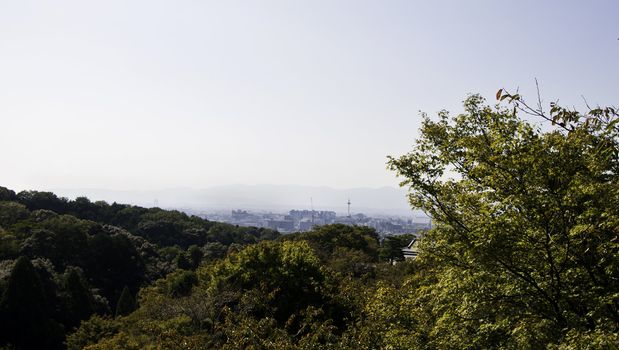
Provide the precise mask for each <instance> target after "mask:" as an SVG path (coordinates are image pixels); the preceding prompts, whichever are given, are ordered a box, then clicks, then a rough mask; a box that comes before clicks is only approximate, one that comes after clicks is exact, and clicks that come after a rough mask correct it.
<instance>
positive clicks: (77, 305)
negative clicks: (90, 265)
mask: <svg viewBox="0 0 619 350" xmlns="http://www.w3.org/2000/svg"><path fill="white" fill-rule="evenodd" d="M65 290H66V292H67V308H68V311H69V313H70V315H71V323H73V325H78V324H79V322H80V321H82V320H86V319H88V318H89V317H90V316H91V315H92V314H93V312H94V307H93V299H94V298H93V295H92V293H91V291H90V289H89V288H88V286H87V285H86V283H85V281H84V280H83V279H82V278H81V277H80V275H79V274H78V273H77V271H76V270H74V269H72V270H70V271H69V273H68V274H67V277H66V280H65Z"/></svg>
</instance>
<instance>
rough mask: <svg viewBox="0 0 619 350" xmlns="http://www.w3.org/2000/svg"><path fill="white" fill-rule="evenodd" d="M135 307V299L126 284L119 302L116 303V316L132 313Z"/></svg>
mask: <svg viewBox="0 0 619 350" xmlns="http://www.w3.org/2000/svg"><path fill="white" fill-rule="evenodd" d="M135 308H136V305H135V299H134V298H133V295H131V291H130V290H129V287H127V286H125V288H123V291H122V293H121V294H120V298H119V299H118V303H117V304H116V317H120V316H126V315H128V314H130V313H132V312H133V311H134V310H135Z"/></svg>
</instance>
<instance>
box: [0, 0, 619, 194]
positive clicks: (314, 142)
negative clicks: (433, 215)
mask: <svg viewBox="0 0 619 350" xmlns="http://www.w3.org/2000/svg"><path fill="white" fill-rule="evenodd" d="M618 14H619V2H618V1H616V0H608V1H540V0H536V1H497V0H488V1H461V0H454V1H412V0H410V1H387V0H381V1H378V0H377V1H359V0H353V1H335V0H328V1H316V0H311V1H293V0H288V1H230V0H225V1H224V0H221V1H152V0H149V1H126V0H123V1H96V2H95V1H84V0H79V1H38V2H35V1H24V0H15V1H4V0H0V161H1V163H0V164H2V165H1V166H0V186H8V187H10V188H13V189H18V190H19V189H46V188H63V187H64V188H109V189H159V188H169V187H180V186H183V187H195V188H203V187H209V186H214V185H224V184H235V183H240V184H265V183H266V184H303V185H314V186H332V187H360V186H369V187H377V186H395V185H396V184H397V180H396V179H395V177H394V175H393V174H392V173H390V172H388V171H387V170H386V169H385V161H386V156H387V155H389V154H391V155H399V154H402V153H404V152H406V151H407V150H409V149H410V147H411V145H412V143H413V140H414V138H415V136H416V135H417V129H418V127H419V121H420V120H419V116H418V111H419V110H424V111H427V112H429V113H431V114H432V113H434V112H436V111H437V110H439V109H441V108H446V109H449V110H452V111H454V112H457V111H459V110H460V105H461V101H462V100H463V99H464V98H465V97H466V95H467V94H468V93H471V92H479V93H482V94H483V95H484V96H486V97H488V98H491V97H492V96H493V94H494V92H496V90H498V89H499V88H501V87H507V88H511V89H515V88H516V87H520V88H521V91H523V92H525V96H527V94H528V96H531V92H532V90H533V89H534V80H533V79H534V78H535V77H537V78H538V79H539V81H540V84H541V88H542V94H543V97H544V98H545V99H546V100H547V101H550V100H554V99H557V98H558V99H560V101H562V102H564V103H569V104H570V105H571V104H581V97H580V96H581V95H584V96H586V97H587V99H588V101H589V103H590V104H596V103H599V104H602V105H607V104H615V105H617V104H619V101H618V96H617V92H618V91H619V90H618V86H617V83H618V81H619V41H618V40H617V39H618V38H619V22H618V21H617V15H618Z"/></svg>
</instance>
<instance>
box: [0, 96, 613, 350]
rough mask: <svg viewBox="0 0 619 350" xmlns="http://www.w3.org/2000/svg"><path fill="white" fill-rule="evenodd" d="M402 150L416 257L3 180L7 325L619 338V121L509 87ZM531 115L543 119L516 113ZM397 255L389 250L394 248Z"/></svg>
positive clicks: (328, 231) (252, 338) (105, 332)
mask: <svg viewBox="0 0 619 350" xmlns="http://www.w3.org/2000/svg"><path fill="white" fill-rule="evenodd" d="M497 97H498V98H499V99H501V100H507V101H508V102H510V103H511V105H510V106H511V107H513V108H509V109H506V108H503V107H499V106H497V107H489V106H486V105H484V101H483V100H482V99H481V98H480V97H478V96H472V97H470V98H469V99H467V100H466V102H465V113H463V114H461V115H458V116H456V117H453V118H452V117H450V116H449V115H448V113H447V112H442V113H440V115H439V118H438V120H434V121H433V120H431V119H429V118H425V119H424V123H423V127H422V130H421V136H420V138H419V140H418V141H417V143H416V145H415V148H414V149H413V151H412V152H411V153H409V154H406V155H403V156H401V157H397V158H390V159H389V167H390V168H391V169H392V170H394V171H396V172H397V173H398V174H399V175H400V176H402V177H403V178H404V181H403V183H402V185H403V186H407V187H408V188H409V189H410V201H411V204H412V205H413V206H415V207H417V208H421V209H423V210H425V211H426V212H427V213H429V214H430V215H431V216H432V218H433V223H434V227H433V229H431V230H430V231H428V232H425V233H423V235H422V239H420V245H419V249H420V254H419V256H418V258H417V259H416V260H414V261H406V262H404V261H402V254H401V251H400V250H399V249H400V247H402V246H404V245H405V244H406V243H407V240H408V239H410V237H402V238H397V237H391V238H388V239H385V240H383V241H382V242H381V241H380V239H379V237H378V235H377V234H376V232H375V231H374V230H372V229H368V228H365V227H351V226H344V225H330V226H324V227H319V228H317V229H315V230H314V231H311V232H308V233H297V234H291V235H285V236H279V235H278V234H277V233H275V232H272V231H269V230H260V229H252V228H238V227H233V226H230V225H222V224H216V223H212V222H208V221H205V220H201V219H199V218H195V217H188V216H186V215H184V214H182V213H179V212H174V211H163V210H160V209H144V208H138V207H131V206H123V205H118V204H112V205H108V204H106V203H101V202H97V203H91V202H89V201H88V200H87V199H84V198H80V199H77V200H75V201H67V200H64V199H59V198H57V197H55V196H54V195H52V194H50V193H42V192H21V193H19V194H15V193H13V192H11V191H9V190H7V189H1V188H0V227H1V229H0V235H1V236H0V237H1V240H0V255H1V256H0V258H1V259H2V268H1V270H0V273H1V274H2V275H1V276H0V280H1V281H2V284H1V285H0V286H1V289H2V295H3V297H2V301H1V304H0V313H1V317H2V327H0V329H1V331H2V334H1V336H2V338H0V339H2V340H3V342H4V344H5V345H7V346H9V344H11V345H12V346H14V347H16V348H25V349H28V348H62V347H67V348H69V349H82V348H86V349H148V348H152V349H157V348H161V349H544V348H552V349H614V348H617V346H618V344H619V184H618V181H617V176H618V170H619V147H618V141H619V137H618V136H619V135H618V133H619V128H618V126H617V125H618V123H619V122H618V120H619V118H618V116H617V113H616V111H615V110H614V109H612V108H597V109H592V110H589V111H588V112H586V113H584V114H581V113H578V112H575V111H571V110H568V109H564V108H561V107H558V106H556V105H552V106H551V109H550V111H549V114H545V113H544V112H543V111H542V110H541V109H533V108H530V107H529V106H528V105H527V104H526V103H525V101H523V100H522V99H521V98H520V97H519V96H518V95H510V94H508V93H507V92H505V91H499V94H498V95H497ZM522 113H528V114H530V115H531V116H532V117H536V118H539V120H541V121H548V122H549V123H548V125H541V126H535V125H533V124H531V123H529V122H527V121H525V120H523V119H522V118H520V117H519V115H521V114H522ZM396 261H398V262H397V263H395V264H394V262H396Z"/></svg>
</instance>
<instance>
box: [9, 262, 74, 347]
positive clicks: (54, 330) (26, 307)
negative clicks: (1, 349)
mask: <svg viewBox="0 0 619 350" xmlns="http://www.w3.org/2000/svg"><path fill="white" fill-rule="evenodd" d="M0 305H1V306H0V310H2V312H1V314H2V316H1V318H2V321H3V323H4V324H5V326H4V327H2V331H3V332H6V333H5V334H3V336H2V339H3V340H4V341H8V342H9V343H11V344H12V345H14V346H16V347H17V348H23V349H44V348H56V347H58V346H59V344H60V342H61V340H60V339H61V337H62V336H61V334H62V328H61V326H60V325H59V324H58V323H56V322H55V321H53V320H52V319H51V318H50V317H49V313H48V310H47V309H48V305H47V304H46V299H45V292H44V290H43V286H42V284H41V280H40V278H39V275H38V274H37V273H36V271H35V269H34V267H33V266H32V263H31V262H30V260H29V259H28V258H27V257H25V256H21V257H20V258H19V259H17V261H16V263H15V266H14V267H13V270H12V271H11V275H10V276H9V281H8V284H7V288H6V290H5V292H4V295H3V297H2V302H1V303H0Z"/></svg>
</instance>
